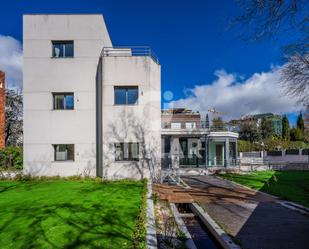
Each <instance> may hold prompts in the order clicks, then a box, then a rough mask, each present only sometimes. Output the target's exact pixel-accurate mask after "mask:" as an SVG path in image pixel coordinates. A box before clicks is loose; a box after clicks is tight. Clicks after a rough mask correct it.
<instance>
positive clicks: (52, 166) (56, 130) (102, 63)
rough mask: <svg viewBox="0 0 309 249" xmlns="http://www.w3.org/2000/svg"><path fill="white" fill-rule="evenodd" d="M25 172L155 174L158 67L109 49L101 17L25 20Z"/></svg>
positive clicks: (144, 53) (145, 56)
mask: <svg viewBox="0 0 309 249" xmlns="http://www.w3.org/2000/svg"><path fill="white" fill-rule="evenodd" d="M23 44H24V71H23V77H24V78H23V83H24V171H25V172H26V173H30V174H33V175H47V176H52V175H61V176H69V175H77V174H84V175H91V176H94V175H97V176H100V177H106V178H109V179H115V178H124V177H130V178H131V177H135V178H139V177H147V176H149V175H150V172H151V174H152V175H155V174H157V173H158V171H159V170H160V153H161V151H160V148H161V134H160V128H161V124H160V123H161V120H160V115H161V111H160V105H161V103H160V87H161V81H160V65H159V63H158V60H157V59H156V58H155V56H154V55H153V54H152V52H151V50H150V49H149V48H144V47H134V48H114V47H113V45H112V42H111V39H110V37H109V34H108V31H107V28H106V26H105V23H104V20H103V16H102V15H24V17H23Z"/></svg>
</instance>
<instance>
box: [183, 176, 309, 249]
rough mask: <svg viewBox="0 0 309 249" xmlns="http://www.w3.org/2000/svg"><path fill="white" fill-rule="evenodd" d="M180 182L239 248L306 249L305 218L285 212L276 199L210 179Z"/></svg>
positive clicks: (308, 230)
mask: <svg viewBox="0 0 309 249" xmlns="http://www.w3.org/2000/svg"><path fill="white" fill-rule="evenodd" d="M182 179H183V180H184V181H185V182H186V183H187V184H188V185H190V186H191V187H192V189H191V190H190V195H191V196H192V197H193V198H194V201H196V202H198V203H199V204H200V205H201V206H202V207H203V208H204V209H205V210H206V211H207V212H208V213H209V215H211V217H212V218H213V219H214V220H215V221H216V222H217V223H218V224H219V225H220V226H221V227H222V228H223V229H224V230H225V231H226V232H227V233H229V234H230V235H232V236H233V237H235V238H236V239H237V240H238V241H239V242H240V244H241V247H242V248H245V249H246V248H248V249H285V248H286V249H308V248H309V216H308V215H304V214H301V213H299V212H297V211H293V210H291V209H288V208H285V207H283V206H281V205H280V204H279V203H278V200H277V199H276V198H273V197H270V196H269V195H265V194H263V193H259V192H256V191H254V190H249V189H247V188H243V187H240V186H238V185H235V184H233V183H231V182H228V181H225V180H223V179H221V178H217V177H214V176H190V177H182Z"/></svg>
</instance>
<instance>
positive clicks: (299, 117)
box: [296, 112, 305, 133]
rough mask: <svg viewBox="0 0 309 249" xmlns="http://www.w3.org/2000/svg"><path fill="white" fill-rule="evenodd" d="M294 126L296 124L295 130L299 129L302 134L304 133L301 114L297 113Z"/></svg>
mask: <svg viewBox="0 0 309 249" xmlns="http://www.w3.org/2000/svg"><path fill="white" fill-rule="evenodd" d="M296 124H297V128H298V129H300V130H301V131H302V132H303V133H304V131H305V124H304V120H303V114H302V112H300V113H299V115H298V117H297V123H296Z"/></svg>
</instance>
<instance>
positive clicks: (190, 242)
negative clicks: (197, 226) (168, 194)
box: [169, 203, 197, 249]
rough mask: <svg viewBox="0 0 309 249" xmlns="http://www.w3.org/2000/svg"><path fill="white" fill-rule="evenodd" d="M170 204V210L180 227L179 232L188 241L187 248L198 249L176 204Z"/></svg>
mask: <svg viewBox="0 0 309 249" xmlns="http://www.w3.org/2000/svg"><path fill="white" fill-rule="evenodd" d="M169 204H170V208H171V211H172V213H173V215H174V218H175V221H176V223H177V225H178V228H179V230H180V231H181V232H182V233H183V234H184V235H185V237H186V239H187V241H186V247H187V248H188V249H197V248H196V246H195V244H194V241H193V239H192V237H191V234H190V233H189V231H188V229H187V227H186V225H185V223H184V221H183V220H182V218H181V217H180V214H179V212H178V210H177V208H176V205H175V204H174V203H169Z"/></svg>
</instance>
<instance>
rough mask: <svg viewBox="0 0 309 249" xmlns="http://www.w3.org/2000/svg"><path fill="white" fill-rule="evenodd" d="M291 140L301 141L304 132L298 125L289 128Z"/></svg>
mask: <svg viewBox="0 0 309 249" xmlns="http://www.w3.org/2000/svg"><path fill="white" fill-rule="evenodd" d="M290 137H291V141H303V140H304V133H303V132H302V131H301V129H299V128H298V127H293V128H292V129H291V130H290Z"/></svg>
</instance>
